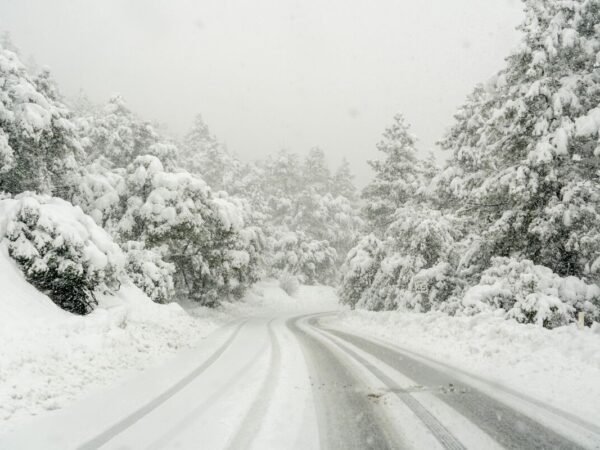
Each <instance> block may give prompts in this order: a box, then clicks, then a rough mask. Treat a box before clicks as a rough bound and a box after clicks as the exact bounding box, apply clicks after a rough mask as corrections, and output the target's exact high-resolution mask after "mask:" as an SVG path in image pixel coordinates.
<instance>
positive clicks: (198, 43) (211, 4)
mask: <svg viewBox="0 0 600 450" xmlns="http://www.w3.org/2000/svg"><path fill="white" fill-rule="evenodd" d="M521 15H522V7H521V2H520V1H519V0H327V1H325V0H254V1H244V0H200V1H198V0H196V1H193V0H154V1H153V0H93V1H92V0H0V29H1V30H8V31H9V32H10V33H11V35H12V38H13V40H14V42H15V44H16V45H17V46H18V47H20V49H21V50H22V53H23V54H24V55H25V56H28V55H33V56H34V58H35V59H36V61H37V62H38V63H39V64H42V65H47V66H49V67H50V68H51V69H52V72H53V74H54V76H55V78H56V79H57V80H58V82H59V85H60V87H61V90H62V91H63V93H65V94H66V95H74V94H75V93H77V92H78V91H79V90H80V89H83V90H84V91H85V92H87V94H88V95H89V96H90V98H92V99H93V100H95V101H97V102H103V101H105V100H106V99H107V98H108V96H109V95H111V94H112V93H116V92H118V93H121V94H122V95H123V96H124V97H125V98H126V100H127V101H128V103H129V104H130V106H131V107H132V109H134V110H135V111H136V112H138V113H139V114H140V115H142V116H143V117H144V118H147V119H150V120H156V121H159V122H162V123H166V124H168V125H169V127H170V128H171V129H172V130H173V131H175V132H176V133H183V132H184V131H185V130H187V128H188V127H189V126H190V124H191V122H192V119H193V116H194V115H195V114H196V113H202V115H203V116H204V118H205V120H206V121H207V123H208V124H209V126H210V127H211V129H212V131H213V132H214V133H215V134H217V136H218V137H219V138H220V139H221V140H223V141H225V142H226V143H227V145H228V147H229V149H230V150H231V151H233V152H234V153H235V154H237V155H238V156H239V157H241V158H242V159H244V160H249V159H254V158H256V157H262V156H265V155H266V154H268V153H271V152H274V151H276V150H278V149H279V148H282V147H286V148H288V149H290V150H293V151H297V152H300V153H304V152H306V151H307V150H308V149H309V148H310V147H313V146H320V147H322V148H323V149H324V150H325V152H326V153H327V155H328V158H329V160H330V162H331V163H332V164H337V163H338V162H339V160H340V159H341V157H342V156H345V157H347V158H348V160H349V161H350V162H351V164H352V167H353V170H354V171H355V172H356V174H357V176H358V177H357V178H358V180H357V181H358V182H359V184H364V183H365V181H366V180H368V177H369V170H368V168H367V165H366V163H365V160H366V159H371V158H376V157H377V151H376V149H375V143H376V142H377V141H378V140H379V137H380V135H381V133H382V131H383V130H384V128H385V127H386V125H387V124H388V123H389V122H390V119H391V117H392V116H393V115H394V114H395V113H396V112H403V113H404V114H405V116H406V117H407V119H408V120H409V121H410V122H411V123H412V124H413V126H414V128H413V131H414V133H415V134H417V135H418V136H419V139H420V147H421V149H423V151H424V152H425V151H426V150H431V149H434V143H435V141H436V140H437V139H439V138H440V137H441V136H442V135H443V132H444V130H445V129H446V128H447V127H448V126H449V125H450V124H451V123H452V115H453V113H454V111H455V110H456V108H457V107H458V106H460V104H461V103H462V102H463V100H464V98H465V96H466V95H467V94H468V93H469V92H470V91H471V89H472V88H473V86H474V85H475V84H476V83H477V82H481V81H485V80H487V79H488V78H489V77H491V76H492V75H493V74H494V73H495V72H496V71H497V70H498V69H500V68H501V67H502V64H503V59H504V57H505V56H506V55H507V54H508V52H509V50H510V49H512V48H513V47H514V46H515V44H516V42H517V39H518V33H517V32H516V31H515V29H514V28H515V26H516V25H517V24H518V23H519V21H520V19H521ZM438 154H439V152H438Z"/></svg>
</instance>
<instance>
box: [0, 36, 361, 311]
mask: <svg viewBox="0 0 600 450" xmlns="http://www.w3.org/2000/svg"><path fill="white" fill-rule="evenodd" d="M5 43H6V40H5ZM6 47H8V45H3V46H0V80H1V81H2V85H1V86H0V192H2V194H1V197H0V211H1V212H2V217H1V219H0V240H4V238H6V241H5V242H6V244H5V245H6V251H7V252H8V254H9V255H10V256H11V257H12V258H14V259H15V260H16V261H17V262H18V264H19V266H20V267H21V268H22V269H23V271H24V273H25V275H26V277H27V279H28V280H29V281H30V282H31V283H32V284H34V285H35V286H36V287H38V289H40V290H42V291H43V292H45V293H47V294H48V295H49V296H50V298H52V300H53V301H54V302H55V303H57V304H58V305H59V306H61V307H63V308H64V309H66V310H68V311H71V312H75V313H79V314H86V313H89V312H90V311H91V310H93V308H94V307H95V306H96V305H97V295H98V293H100V292H115V291H116V290H118V288H119V286H120V284H121V283H122V282H125V281H132V282H133V283H135V284H136V285H137V286H138V287H140V288H141V289H142V290H144V292H145V293H146V294H147V295H148V296H149V297H151V298H152V299H153V300H154V301H156V302H161V303H164V302H170V301H173V300H178V299H188V300H192V301H197V302H199V303H200V304H203V305H207V306H214V305H217V304H218V303H219V302H220V301H221V300H223V299H235V298H240V297H241V296H242V295H243V294H244V292H245V291H246V289H247V288H248V287H249V286H250V285H251V284H252V283H254V282H256V281H257V280H258V279H260V278H261V277H264V276H275V277H281V278H282V279H284V280H286V281H287V282H288V284H289V280H290V279H291V280H293V282H294V283H295V282H297V281H301V282H305V283H334V282H335V280H336V278H337V276H338V269H339V265H340V263H341V261H342V260H343V258H344V255H345V253H346V251H347V250H348V249H349V248H351V246H352V245H353V242H354V239H355V237H356V235H357V233H358V229H359V227H360V226H361V224H362V222H361V219H360V218H359V217H358V215H357V214H356V213H355V211H356V208H355V207H354V206H353V205H354V202H355V201H356V198H355V189H354V187H353V184H352V175H351V174H350V171H349V169H348V165H347V163H344V164H342V166H341V167H340V169H339V170H338V171H337V172H336V173H334V174H332V173H330V171H329V169H328V166H327V164H326V161H325V157H324V154H323V152H322V151H321V150H319V149H313V150H311V151H310V153H309V154H308V156H307V157H306V158H300V157H299V156H298V155H296V154H292V153H288V152H284V151H282V152H280V153H278V154H277V155H275V156H273V157H270V158H268V159H266V160H264V161H259V162H257V163H251V164H250V163H248V164H245V163H242V162H240V161H239V160H237V159H236V158H235V157H233V156H232V155H231V154H230V153H229V152H228V151H227V150H226V149H225V148H224V146H223V145H222V144H221V143H220V142H219V141H218V140H217V139H216V138H215V137H214V136H213V135H212V134H211V133H210V131H209V129H208V127H207V126H206V124H205V123H204V122H203V121H202V119H201V118H200V117H198V118H197V120H196V121H195V123H194V126H193V128H192V130H190V132H189V133H188V134H187V135H186V136H185V138H183V139H177V138H173V137H170V136H168V135H166V134H165V133H163V132H161V131H159V129H158V127H156V126H154V125H153V124H152V123H150V122H148V121H145V120H143V119H141V118H140V117H138V116H137V115H135V114H134V113H133V112H132V111H131V110H130V109H129V108H128V107H127V105H126V103H125V102H124V100H123V99H122V98H121V97H119V96H115V97H113V98H111V99H110V100H109V102H108V103H107V104H106V105H102V106H98V105H94V104H92V103H91V102H90V101H89V100H87V99H86V98H85V96H81V97H79V98H77V99H75V100H67V99H65V98H63V97H62V96H61V94H60V92H59V90H58V89H57V87H56V85H55V83H54V81H53V80H52V78H51V76H50V73H49V72H48V71H42V72H41V73H37V74H33V75H32V74H31V73H30V72H29V71H28V70H27V68H26V67H25V66H24V65H23V63H22V62H21V60H20V57H19V55H18V52H16V51H11V50H10V49H8V48H6ZM11 48H12V46H11ZM12 50H15V49H14V48H12ZM292 284H293V283H292Z"/></svg>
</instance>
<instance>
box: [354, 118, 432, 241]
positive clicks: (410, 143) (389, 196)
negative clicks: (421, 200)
mask: <svg viewBox="0 0 600 450" xmlns="http://www.w3.org/2000/svg"><path fill="white" fill-rule="evenodd" d="M409 128H410V127H409V125H408V124H407V123H406V121H405V120H404V117H403V116H402V115H399V114H398V115H396V116H395V117H394V122H393V123H392V125H391V126H390V127H388V128H387V129H386V130H385V132H384V134H383V139H382V140H381V142H379V144H377V149H378V150H379V151H380V152H382V153H383V154H384V155H385V159H383V160H375V161H369V165H370V166H371V168H372V169H373V171H374V172H375V177H374V179H373V180H372V181H371V182H370V183H369V184H368V185H367V187H365V189H364V190H363V193H362V197H363V199H364V200H365V202H366V205H365V208H364V214H365V216H366V219H367V221H368V222H369V223H370V224H371V226H372V227H373V228H374V229H375V230H377V231H378V232H379V233H382V232H383V231H384V230H385V228H386V226H387V225H388V224H389V221H390V217H391V216H392V215H393V214H394V212H395V211H396V209H398V208H399V207H400V206H402V205H403V204H404V203H406V202H407V201H409V200H412V199H413V198H414V197H415V196H416V194H417V192H418V190H419V188H420V187H421V186H422V178H423V172H424V171H423V167H422V163H421V162H420V161H419V160H418V158H417V151H416V149H415V144H416V138H415V137H414V136H413V135H412V134H410V132H409Z"/></svg>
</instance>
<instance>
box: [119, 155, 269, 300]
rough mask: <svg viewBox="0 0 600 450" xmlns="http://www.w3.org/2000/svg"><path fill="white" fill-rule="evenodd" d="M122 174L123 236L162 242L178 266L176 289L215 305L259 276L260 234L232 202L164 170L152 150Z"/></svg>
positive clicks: (147, 243) (153, 244)
mask: <svg viewBox="0 0 600 450" xmlns="http://www.w3.org/2000/svg"><path fill="white" fill-rule="evenodd" d="M125 180H126V200H125V204H126V209H125V212H124V214H123V216H122V218H121V219H120V221H119V223H118V233H119V235H120V236H121V240H122V241H123V242H127V241H129V240H133V241H142V242H144V243H145V246H146V248H148V249H155V248H158V247H165V248H164V250H162V251H161V254H162V255H163V257H164V259H165V261H166V262H169V263H172V264H174V265H175V267H176V273H175V275H174V279H175V287H176V289H177V290H178V292H179V293H181V294H182V295H185V296H186V297H188V298H191V299H193V300H196V301H199V302H201V303H203V304H205V305H214V304H216V303H218V302H219V301H220V300H221V299H223V298H226V297H228V296H234V297H239V296H241V295H242V294H243V292H244V291H245V289H246V288H247V287H248V286H249V285H250V284H252V283H254V282H255V281H256V280H257V275H258V273H257V267H256V265H257V255H256V253H257V251H258V250H259V249H260V242H258V241H259V240H260V237H259V236H258V234H257V233H256V232H255V230H254V231H253V230H248V229H246V228H245V224H244V219H243V211H242V210H240V208H239V207H238V206H236V204H235V203H234V202H232V201H230V200H228V199H227V198H222V197H221V198H213V196H212V193H211V191H210V188H209V187H208V186H207V185H206V183H205V182H204V181H203V180H202V179H200V178H198V177H195V176H193V175H191V174H188V173H186V172H180V173H172V172H167V171H165V169H164V168H163V166H162V164H161V162H160V161H159V160H158V159H157V158H156V157H153V156H140V157H138V158H137V159H136V160H135V161H134V162H133V163H132V164H131V165H129V166H128V168H127V173H126V174H125ZM257 249H258V250H257Z"/></svg>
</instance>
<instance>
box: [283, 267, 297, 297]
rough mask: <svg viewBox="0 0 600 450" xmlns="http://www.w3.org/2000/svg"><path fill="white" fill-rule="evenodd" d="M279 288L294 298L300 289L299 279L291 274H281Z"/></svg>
mask: <svg viewBox="0 0 600 450" xmlns="http://www.w3.org/2000/svg"><path fill="white" fill-rule="evenodd" d="M279 287H280V288H281V289H283V290H284V291H285V293H286V294H287V295H289V296H293V295H294V294H295V293H296V292H298V289H299V288H300V283H299V282H298V279H297V278H296V277H295V276H294V275H292V274H291V273H289V272H281V275H279Z"/></svg>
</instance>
